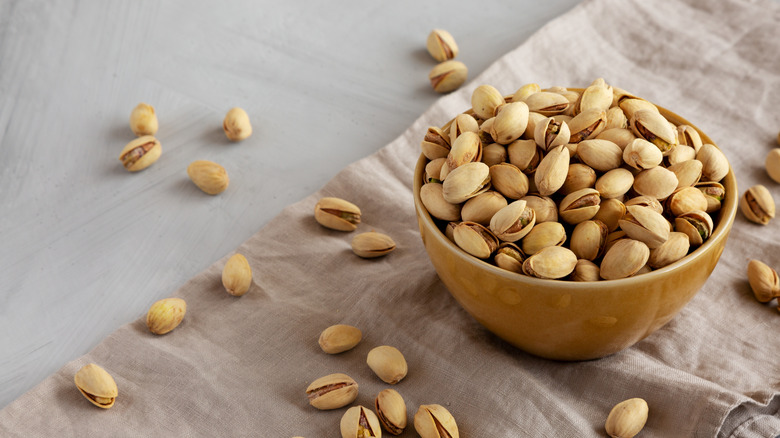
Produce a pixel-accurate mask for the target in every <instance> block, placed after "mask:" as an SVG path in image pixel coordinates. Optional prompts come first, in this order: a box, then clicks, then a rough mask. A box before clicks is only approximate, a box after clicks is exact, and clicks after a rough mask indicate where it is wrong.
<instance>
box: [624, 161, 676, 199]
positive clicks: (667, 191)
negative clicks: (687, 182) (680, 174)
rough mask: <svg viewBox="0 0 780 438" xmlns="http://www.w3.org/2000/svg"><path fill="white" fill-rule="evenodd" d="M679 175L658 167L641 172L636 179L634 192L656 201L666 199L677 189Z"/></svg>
mask: <svg viewBox="0 0 780 438" xmlns="http://www.w3.org/2000/svg"><path fill="white" fill-rule="evenodd" d="M677 183H678V180H677V175H675V174H674V172H672V171H671V170H669V169H667V168H665V167H662V166H657V167H653V168H652V169H647V170H643V171H641V172H639V174H638V175H636V176H635V177H634V191H636V192H637V193H639V194H640V195H646V196H652V197H653V198H655V199H666V198H667V197H668V196H669V195H671V194H672V192H674V190H675V189H676V188H677Z"/></svg>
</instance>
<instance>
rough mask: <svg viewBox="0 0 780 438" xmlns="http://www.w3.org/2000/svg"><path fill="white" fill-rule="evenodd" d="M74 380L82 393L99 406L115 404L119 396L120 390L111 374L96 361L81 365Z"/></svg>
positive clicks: (104, 407) (105, 407) (104, 406)
mask: <svg viewBox="0 0 780 438" xmlns="http://www.w3.org/2000/svg"><path fill="white" fill-rule="evenodd" d="M73 380H74V382H75V383H76V388H78V390H79V392H80V393H81V395H83V396H84V397H86V399H87V400H89V402H90V403H92V404H93V405H95V406H97V407H99V408H103V409H108V408H110V407H111V406H114V402H116V398H117V397H118V396H119V390H118V389H117V386H116V382H115V381H114V378H113V377H111V374H109V373H108V372H107V371H106V370H104V369H103V368H101V367H100V366H98V365H95V364H94V363H89V364H86V365H84V366H83V367H81V369H79V370H78V372H76V375H75V376H74V378H73Z"/></svg>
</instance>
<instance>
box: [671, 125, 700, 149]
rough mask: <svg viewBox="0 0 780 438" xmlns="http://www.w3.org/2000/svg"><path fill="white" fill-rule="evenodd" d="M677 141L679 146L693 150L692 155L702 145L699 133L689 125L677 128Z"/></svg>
mask: <svg viewBox="0 0 780 438" xmlns="http://www.w3.org/2000/svg"><path fill="white" fill-rule="evenodd" d="M677 139H678V140H679V142H680V145H681V146H683V145H684V146H689V147H691V148H693V150H694V153H695V152H696V151H698V150H699V148H701V147H702V145H703V143H702V141H701V135H699V131H697V130H696V129H694V128H693V126H690V125H679V126H677Z"/></svg>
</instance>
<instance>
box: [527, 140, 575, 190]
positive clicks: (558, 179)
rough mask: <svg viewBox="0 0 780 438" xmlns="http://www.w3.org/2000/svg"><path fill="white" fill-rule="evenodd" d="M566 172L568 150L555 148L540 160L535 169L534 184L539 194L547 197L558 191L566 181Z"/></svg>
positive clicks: (567, 169) (567, 168)
mask: <svg viewBox="0 0 780 438" xmlns="http://www.w3.org/2000/svg"><path fill="white" fill-rule="evenodd" d="M568 172H569V150H568V149H566V148H565V147H564V146H557V147H555V148H554V149H552V150H551V151H550V152H548V153H547V155H545V157H544V158H542V161H541V162H540V163H539V167H537V168H536V174H535V175H534V182H535V183H536V188H537V190H538V191H539V194H541V195H542V196H548V195H552V194H553V193H555V192H556V191H558V189H560V188H561V186H563V183H564V182H565V181H566V175H567V174H568Z"/></svg>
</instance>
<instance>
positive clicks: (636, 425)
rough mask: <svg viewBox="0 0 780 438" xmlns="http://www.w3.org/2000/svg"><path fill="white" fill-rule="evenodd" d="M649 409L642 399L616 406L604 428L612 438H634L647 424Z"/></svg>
mask: <svg viewBox="0 0 780 438" xmlns="http://www.w3.org/2000/svg"><path fill="white" fill-rule="evenodd" d="M648 413H649V409H648V407H647V402H646V401H644V400H642V399H641V398H632V399H628V400H625V401H622V402H620V403H618V404H616V405H615V407H613V408H612V410H611V411H610V412H609V416H608V417H607V422H606V423H605V424H604V428H605V429H606V430H607V434H609V436H611V437H612V438H633V437H634V436H636V434H638V433H639V432H640V431H641V430H642V428H643V427H645V423H646V422H647V415H648Z"/></svg>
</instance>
